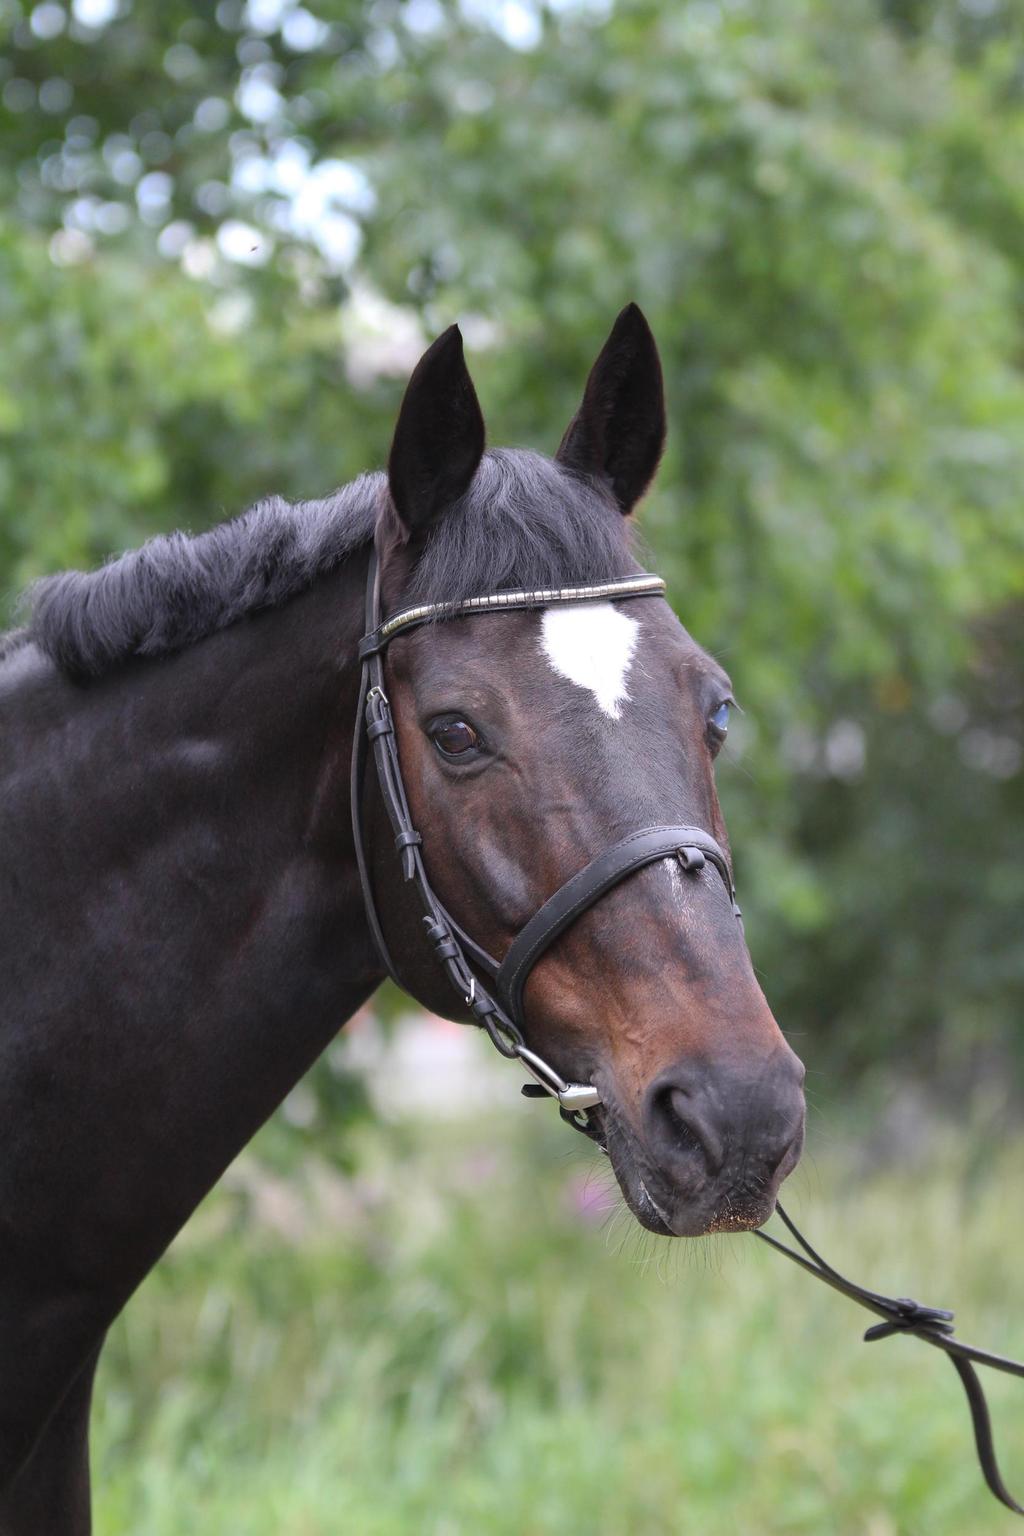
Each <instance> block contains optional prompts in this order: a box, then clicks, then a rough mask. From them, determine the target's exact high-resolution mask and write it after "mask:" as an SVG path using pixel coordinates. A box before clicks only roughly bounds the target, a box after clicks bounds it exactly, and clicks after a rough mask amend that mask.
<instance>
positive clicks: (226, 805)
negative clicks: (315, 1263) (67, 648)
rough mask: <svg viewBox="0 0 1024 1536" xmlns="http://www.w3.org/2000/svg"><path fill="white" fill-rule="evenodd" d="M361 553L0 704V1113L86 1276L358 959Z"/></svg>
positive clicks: (188, 1197) (209, 1147) (341, 1013)
mask: <svg viewBox="0 0 1024 1536" xmlns="http://www.w3.org/2000/svg"><path fill="white" fill-rule="evenodd" d="M365 568H366V561H365V558H364V557H359V558H354V559H353V560H352V561H350V562H349V563H348V564H346V565H345V566H344V567H342V568H340V569H339V570H338V571H337V572H335V573H334V574H332V575H331V576H329V577H325V578H322V579H321V580H320V581H319V582H318V583H317V584H316V585H315V586H314V587H313V588H311V589H310V590H309V591H308V592H307V593H305V594H304V595H302V596H300V597H298V598H295V599H293V600H292V601H291V602H290V603H288V604H286V605H285V606H283V607H282V608H280V609H278V610H274V611H268V612H265V613H263V614H261V615H259V616H258V617H256V618H253V619H251V620H248V621H245V622H243V623H240V624H238V625H236V626H234V627H233V628H231V629H229V630H226V631H224V632H223V633H221V634H218V635H215V636H212V637H210V638H209V639H207V640H205V641H202V642H200V643H199V644H197V645H195V646H193V647H191V648H190V649H189V650H187V651H184V652H181V653H180V654H179V655H177V656H175V657H171V658H167V659H165V660H162V661H156V662H152V663H141V662H140V663H131V664H129V665H128V666H126V667H123V668H121V669H119V670H118V671H117V672H116V673H112V674H111V675H110V676H109V677H107V678H104V679H101V680H100V681H99V682H97V683H94V684H92V685H90V686H89V687H88V688H86V689H84V690H75V689H73V688H72V686H71V685H70V684H68V683H66V682H64V681H62V680H60V679H57V678H55V677H54V676H53V675H52V674H49V675H48V677H47V679H46V680H45V681H44V682H42V683H41V684H39V685H38V686H36V687H35V688H34V689H33V688H29V690H28V694H27V695H26V696H24V697H23V698H22V701H21V705H20V707H18V706H17V704H16V705H15V707H13V708H11V707H10V701H8V706H7V707H6V708H5V709H4V710H3V715H4V721H3V723H4V725H6V724H8V722H10V723H11V725H12V727H16V729H14V731H13V734H12V735H11V736H10V737H9V739H8V742H7V744H6V745H5V746H4V748H3V750H2V751H0V832H2V833H3V841H4V843H5V864H6V866H7V868H8V871H9V872H11V873H12V875H13V876H14V877H15V878H14V881H13V885H12V884H10V883H8V885H7V886H6V887H0V917H2V918H3V920H4V928H5V931H6V940H5V945H4V953H3V956H2V957H0V961H2V963H0V970H2V971H3V972H4V973H5V974H4V975H3V978H2V979H3V981H4V983H5V985H4V986H0V1124H3V1123H6V1124H7V1125H12V1124H22V1125H24V1124H25V1123H26V1118H25V1117H26V1108H27V1107H28V1106H31V1115H32V1131H31V1136H30V1137H28V1138H27V1139H26V1138H24V1137H23V1138H22V1140H21V1142H20V1143H19V1145H20V1147H21V1151H22V1152H23V1153H24V1156H25V1161H26V1167H25V1169H24V1170H22V1171H23V1173H24V1181H23V1185H22V1187H23V1188H24V1189H26V1190H31V1189H32V1188H33V1187H35V1188H36V1189H38V1190H40V1191H42V1190H43V1189H44V1187H50V1188H52V1189H53V1190H54V1191H55V1192H56V1193H57V1194H59V1202H60V1207H61V1209H63V1210H65V1211H66V1210H69V1209H70V1210H71V1211H74V1212H75V1218H74V1220H73V1221H72V1222H71V1223H70V1224H68V1223H67V1221H65V1222H64V1225H63V1226H62V1227H61V1228H60V1243H59V1244H58V1243H57V1239H56V1236H55V1233H52V1232H51V1234H50V1240H51V1242H53V1243H54V1245H55V1249H56V1247H58V1246H61V1245H63V1249H64V1252H63V1253H62V1254H61V1255H60V1258H61V1263H62V1264H63V1265H64V1267H65V1269H70V1270H72V1271H74V1272H76V1273H78V1274H80V1275H81V1276H82V1277H83V1278H87V1279H88V1280H89V1282H90V1283H91V1284H94V1285H95V1286H96V1287H97V1288H98V1289H99V1290H100V1291H101V1292H105V1293H107V1294H108V1296H109V1295H123V1294H126V1293H127V1290H130V1289H131V1288H132V1286H133V1285H134V1284H135V1283H137V1281H138V1279H140V1278H141V1276H142V1274H144V1273H145V1271H146V1269H148V1267H149V1265H150V1264H151V1263H152V1262H153V1260H154V1259H155V1258H156V1257H157V1255H158V1254H159V1252H160V1251H161V1250H162V1248H163V1247H164V1246H165V1244H166V1243H167V1241H169V1239H170V1237H172V1236H173V1234H174V1232H175V1231H176V1230H177V1228H178V1226H180V1225H181V1223H182V1221H183V1220H184V1219H185V1217H186V1216H187V1215H188V1214H189V1212H190V1211H191V1210H192V1208H193V1207H194V1205H195V1204H196V1203H197V1201H198V1200H199V1199H200V1198H201V1197H202V1195H203V1194H204V1193H205V1191H206V1189H207V1188H209V1186H210V1185H211V1184H212V1183H213V1182H214V1181H215V1180H216V1178H217V1177H219V1175H220V1173H221V1172H222V1171H223V1169H224V1168H225V1167H226V1165H227V1164H228V1162H229V1161H230V1160H231V1159H232V1157H234V1155H235V1154H236V1153H237V1152H238V1151H239V1150H240V1149H241V1147H242V1146H244V1144H245V1143H246V1142H247V1141H248V1140H249V1138H250V1137H251V1136H252V1134H253V1133H254V1131H255V1130H256V1129H257V1128H258V1126H259V1125H260V1124H261V1123H262V1121H263V1120H264V1119H265V1118H266V1116H267V1115H268V1114H269V1113H270V1112H271V1111H272V1110H273V1109H274V1108H275V1106H276V1105H277V1104H278V1103H279V1102H280V1101H281V1099H282V1098H283V1097H284V1096H285V1094H286V1093H287V1092H288V1091H289V1090H290V1088H291V1087H292V1086H293V1085H294V1083H295V1082H296V1081H297V1079H298V1078H299V1077H300V1076H301V1075H302V1073H303V1072H304V1071H305V1070H306V1069H307V1068H308V1067H309V1065H310V1064H311V1063H312V1062H313V1060H314V1059H315V1058H316V1056H317V1055H318V1054H319V1052H320V1051H321V1050H322V1049H323V1048H324V1046H325V1045H326V1044H327V1043H328V1042H329V1040H330V1039H331V1038H332V1036H333V1035H334V1034H335V1033H336V1031H337V1030H338V1029H339V1028H340V1027H341V1025H342V1024H343V1023H344V1022H345V1020H346V1019H347V1018H348V1017H349V1016H350V1015H351V1014H352V1013H353V1012H354V1011H355V1009H356V1008H357V1007H358V1006H359V1005H360V1004H361V1003H362V1002H363V1001H364V999H365V998H366V997H367V996H368V995H369V993H370V992H371V991H372V990H373V988H374V987H375V986H376V985H377V983H378V982H379V980H380V979H381V972H380V968H379V965H378V962H377V961H376V958H375V956H374V955H373V951H372V944H371V940H370V936H369V933H368V930H367V927H366V922H365V918H364V915H363V910H362V902H361V897H360V892H359V884H358V879H357V876H356V872H355V864H354V857H353V848H352V837H351V828H350V824H349V809H348V794H347V788H348V785H347V765H348V756H349V751H350V748H351V741H352V729H353V722H354V714H355V704H356V688H357V668H356V663H355V649H356V640H357V638H358V635H359V633H360V630H361V625H362V601H361V600H362V580H363V578H364V577H365ZM19 760H20V766H21V770H22V771H21V772H20V773H19V772H18V764H19ZM28 761H31V762H32V767H33V772H32V774H31V775H28V774H27V773H25V772H24V765H25V763H26V762H28ZM8 834H10V835H9V836H8ZM14 893H17V894H16V896H15V894H14ZM51 1067H52V1071H53V1073H54V1075H55V1082H56V1084H57V1087H56V1088H55V1089H54V1091H53V1092H52V1093H51V1094H50V1096H49V1098H48V1099H47V1100H46V1101H45V1102H41V1101H40V1100H39V1097H38V1094H35V1097H34V1098H33V1093H34V1089H33V1083H34V1082H35V1081H37V1080H38V1073H39V1072H40V1071H42V1070H44V1069H46V1070H49V1069H50V1068H51ZM71 1104H73V1105H74V1125H75V1136H74V1138H73V1148H74V1151H73V1154H72V1153H69V1152H68V1150H67V1149H68V1148H69V1147H70V1146H71V1145H72V1143H71V1142H69V1140H68V1138H67V1137H66V1135H64V1134H63V1126H64V1118H65V1116H66V1115H67V1113H68V1112H69V1106H70V1105H71ZM51 1122H52V1123H51ZM126 1147H130V1148H132V1156H131V1159H130V1161H128V1162H126V1159H125V1154H124V1149H125V1148H126ZM2 1150H3V1149H2V1147H0V1152H2ZM2 1160H3V1159H2V1158H0V1161H2ZM42 1167H45V1169H46V1171H47V1177H46V1178H43V1179H40V1178H38V1177H37V1175H38V1174H39V1171H40V1169H41V1168H42ZM18 1178H19V1174H18V1170H17V1169H15V1170H14V1171H13V1172H12V1173H11V1179H12V1180H13V1181H14V1184H15V1185H17V1182H18ZM112 1189H113V1190H116V1191H117V1195H118V1198H117V1202H116V1210H113V1211H112V1210H110V1209H109V1208H108V1207H109V1191H110V1190H112ZM157 1192H159V1193H158V1197H157ZM40 1198H42V1194H41V1195H40ZM101 1208H102V1209H101ZM37 1216H38V1213H37ZM15 1219H16V1218H15ZM37 1224H38V1225H40V1227H41V1228H45V1225H46V1223H45V1217H44V1216H43V1217H39V1218H38V1223H37ZM111 1226H113V1228H114V1230H113V1231H112V1230H111ZM115 1256H116V1258H115ZM114 1263H116V1270H115V1271H111V1265H112V1264H114Z"/></svg>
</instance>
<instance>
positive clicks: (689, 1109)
mask: <svg viewBox="0 0 1024 1536" xmlns="http://www.w3.org/2000/svg"><path fill="white" fill-rule="evenodd" d="M645 1119H646V1123H647V1132H648V1136H649V1138H650V1140H651V1143H652V1145H653V1146H655V1147H657V1148H659V1149H660V1151H661V1152H662V1153H663V1155H665V1157H666V1158H667V1159H668V1161H670V1162H676V1163H678V1162H680V1161H684V1162H686V1163H687V1164H690V1165H691V1166H692V1164H693V1163H694V1162H697V1163H699V1164H700V1165H702V1166H703V1167H704V1168H705V1169H706V1171H707V1172H708V1173H710V1174H715V1173H718V1172H719V1170H720V1169H721V1167H722V1164H723V1162H724V1160H725V1149H724V1147H723V1145H722V1140H721V1137H720V1136H719V1135H718V1134H717V1132H716V1131H715V1130H714V1129H713V1127H712V1126H711V1125H710V1124H709V1123H708V1122H707V1119H706V1117H705V1116H704V1114H702V1112H701V1109H700V1106H699V1093H698V1091H697V1088H696V1085H694V1087H693V1088H692V1089H691V1088H690V1087H688V1086H685V1085H684V1084H682V1083H681V1082H680V1081H679V1080H678V1079H677V1080H676V1081H675V1082H669V1083H665V1082H662V1083H660V1084H656V1085H655V1086H654V1087H653V1088H652V1089H650V1090H648V1097H647V1106H646V1114H645Z"/></svg>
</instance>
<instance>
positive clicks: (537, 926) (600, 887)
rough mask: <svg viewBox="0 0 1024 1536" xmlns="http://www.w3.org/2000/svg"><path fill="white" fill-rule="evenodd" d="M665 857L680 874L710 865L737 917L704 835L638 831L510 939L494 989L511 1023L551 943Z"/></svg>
mask: <svg viewBox="0 0 1024 1536" xmlns="http://www.w3.org/2000/svg"><path fill="white" fill-rule="evenodd" d="M670 856H676V857H678V858H679V861H680V863H681V864H682V866H683V868H684V869H686V870H689V871H693V872H695V871H697V870H699V869H701V868H702V867H703V865H704V863H705V860H707V859H710V861H711V863H712V864H713V865H714V866H715V868H716V869H717V870H718V873H719V874H720V875H721V877H722V880H723V881H724V883H725V888H726V890H727V891H728V893H729V900H730V902H731V903H732V908H733V912H734V913H735V915H736V916H737V917H739V916H740V909H739V907H738V906H737V905H736V891H735V889H734V887H733V883H732V873H731V871H730V869H729V862H728V860H727V859H726V856H725V853H724V852H723V850H722V849H721V847H720V846H719V845H718V843H716V842H715V839H714V838H713V837H712V836H711V834H710V832H705V831H703V829H702V828H700V827H644V828H642V829H641V831H639V832H631V833H630V834H629V836H628V837H624V838H622V840H621V841H620V842H618V843H615V844H614V845H613V846H612V847H611V848H606V849H605V851H604V852H603V853H599V854H598V856H597V858H596V859H591V861H590V863H589V864H587V865H585V866H584V868H583V869H581V870H580V871H579V873H578V874H575V875H573V876H572V877H571V878H570V879H568V880H567V881H566V882H565V884H564V885H562V886H559V888H558V890H557V891H556V892H555V894H554V895H553V896H551V897H549V898H548V900H547V901H546V902H545V903H544V905H543V906H542V907H541V909H540V911H539V912H535V913H534V915H533V917H531V918H530V921H529V922H528V923H527V925H526V927H525V928H523V929H521V930H520V932H519V933H518V934H517V935H516V937H515V938H514V939H513V941H512V947H511V948H510V949H509V952H508V954H507V955H506V956H505V958H504V960H503V961H502V963H501V967H500V969H499V971H498V975H497V986H498V992H499V994H500V996H501V998H502V1000H503V1002H504V1003H505V1006H506V1007H507V1009H508V1011H509V1013H510V1014H511V1015H512V1017H513V1018H514V1019H519V1020H521V1019H522V1016H523V991H524V989H525V987H526V983H527V980H528V979H529V975H530V972H531V971H532V970H533V967H534V966H535V965H536V964H537V961H538V960H539V959H540V957H541V956H542V955H543V954H544V953H545V951H546V950H548V949H550V948H551V945H552V944H554V942H555V940H556V939H557V938H559V937H560V936H561V935H562V934H563V933H564V932H565V930H566V929H567V928H569V927H570V926H571V925H572V924H573V923H574V922H575V921H576V919H577V918H578V917H581V916H582V914H583V913H584V912H586V911H587V910H588V909H589V908H590V907H592V906H593V905H594V903H595V902H596V901H599V900H600V899H601V897H602V896H603V895H604V894H605V892H606V891H610V890H611V889H612V887H613V886H615V885H618V884H619V883H620V882H621V881H623V880H625V879H626V877H627V876H628V875H631V874H633V872H634V871H635V870H638V869H643V868H644V866H645V865H647V864H653V863H655V862H656V861H657V860H658V859H664V858H668V857H670Z"/></svg>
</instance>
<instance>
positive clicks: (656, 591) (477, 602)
mask: <svg viewBox="0 0 1024 1536" xmlns="http://www.w3.org/2000/svg"><path fill="white" fill-rule="evenodd" d="M664 591H665V583H664V581H663V580H662V578H661V577H660V576H652V575H650V574H649V573H648V572H644V573H643V574H642V575H640V576H614V577H612V578H611V579H610V580H608V581H600V582H594V583H592V584H591V585H590V586H583V587H540V588H537V589H536V590H534V591H532V592H491V593H488V594H487V596H486V597H467V598H465V599H463V601H462V602H456V603H420V604H419V605H418V606H417V607H415V608H402V609H400V610H399V612H398V613H395V614H392V616H391V618H390V619H385V620H384V622H383V624H378V625H377V627H376V628H375V629H373V630H371V632H370V633H369V634H368V635H364V636H363V638H362V639H361V640H360V642H359V659H360V661H364V660H365V659H366V657H367V656H373V655H375V654H376V653H377V652H378V651H382V650H383V649H384V647H385V646H386V645H387V644H388V642H389V641H391V640H393V639H394V638H395V636H396V635H398V634H400V633H401V632H402V630H404V629H413V628H414V627H415V626H416V625H417V624H429V623H430V621H431V619H459V618H469V617H470V616H471V615H473V614H478V613H507V612H508V611H509V610H510V609H513V610H515V609H524V608H547V607H548V606H549V605H550V604H551V603H593V602H600V601H605V602H611V601H612V600H613V599H616V598H623V597H661V596H662V595H663V593H664Z"/></svg>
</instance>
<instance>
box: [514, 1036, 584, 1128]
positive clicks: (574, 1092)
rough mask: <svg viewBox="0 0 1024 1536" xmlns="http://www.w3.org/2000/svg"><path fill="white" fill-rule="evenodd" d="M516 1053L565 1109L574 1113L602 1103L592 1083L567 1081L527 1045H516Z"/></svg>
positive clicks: (547, 1091) (541, 1084)
mask: <svg viewBox="0 0 1024 1536" xmlns="http://www.w3.org/2000/svg"><path fill="white" fill-rule="evenodd" d="M516 1055H517V1056H518V1057H519V1060H520V1061H521V1062H522V1064H523V1066H524V1067H525V1068H526V1070H527V1072H529V1074H530V1076H531V1077H532V1078H534V1079H535V1080H536V1081H537V1082H538V1083H539V1084H540V1086H541V1087H542V1088H543V1089H544V1090H545V1092H546V1093H550V1095H551V1097H552V1098H553V1099H557V1100H558V1102H559V1104H561V1106H562V1108H563V1109H567V1110H569V1112H570V1113H574V1112H575V1111H576V1110H581V1109H593V1108H594V1107H595V1105H597V1104H600V1102H601V1095H600V1094H599V1093H598V1091H597V1089H596V1088H595V1087H594V1086H593V1084H592V1083H567V1082H566V1081H565V1078H564V1077H562V1076H561V1075H560V1074H559V1073H558V1072H556V1071H555V1069H554V1067H552V1066H551V1065H550V1064H549V1063H548V1062H546V1061H545V1060H544V1058H543V1057H542V1056H538V1055H537V1054H536V1053H535V1052H534V1051H531V1050H530V1049H529V1048H528V1047H527V1046H525V1045H519V1046H517V1047H516Z"/></svg>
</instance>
